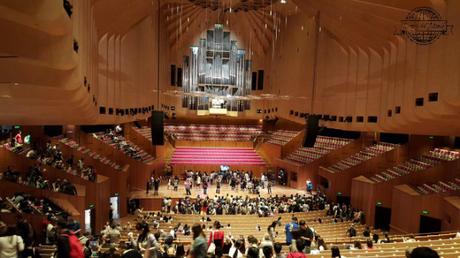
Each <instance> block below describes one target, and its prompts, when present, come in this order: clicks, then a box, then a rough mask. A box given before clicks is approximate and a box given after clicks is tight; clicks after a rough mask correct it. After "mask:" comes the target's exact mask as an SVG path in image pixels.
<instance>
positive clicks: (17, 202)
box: [0, 193, 69, 217]
mask: <svg viewBox="0 0 460 258" xmlns="http://www.w3.org/2000/svg"><path fill="white" fill-rule="evenodd" d="M0 206H1V213H27V214H37V215H42V216H47V215H48V214H49V215H52V216H54V217H61V216H68V215H69V214H68V213H67V212H65V211H64V210H62V209H61V208H60V207H59V206H58V205H56V204H55V203H53V202H52V201H51V200H49V199H47V198H38V197H33V196H31V195H29V194H23V193H16V194H14V195H13V196H11V197H8V196H6V197H3V198H0ZM1 213H0V214H1Z"/></svg>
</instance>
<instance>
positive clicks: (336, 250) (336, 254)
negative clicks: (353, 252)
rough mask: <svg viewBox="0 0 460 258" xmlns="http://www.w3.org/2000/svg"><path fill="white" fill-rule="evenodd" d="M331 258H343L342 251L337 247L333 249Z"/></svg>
mask: <svg viewBox="0 0 460 258" xmlns="http://www.w3.org/2000/svg"><path fill="white" fill-rule="evenodd" d="M331 257H332V258H342V256H341V255H340V249H339V248H338V247H337V246H333V247H331Z"/></svg>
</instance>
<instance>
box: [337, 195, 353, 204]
mask: <svg viewBox="0 0 460 258" xmlns="http://www.w3.org/2000/svg"><path fill="white" fill-rule="evenodd" d="M337 203H339V204H346V205H350V196H343V195H337Z"/></svg>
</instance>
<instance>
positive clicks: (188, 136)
mask: <svg viewBox="0 0 460 258" xmlns="http://www.w3.org/2000/svg"><path fill="white" fill-rule="evenodd" d="M164 129H165V133H166V134H169V135H171V136H172V137H173V138H174V139H176V140H184V141H252V140H253V139H254V137H256V136H258V135H260V134H261V133H262V127H261V126H247V125H246V126H235V125H166V126H165V128H164ZM143 130H144V131H145V130H146V129H143Z"/></svg>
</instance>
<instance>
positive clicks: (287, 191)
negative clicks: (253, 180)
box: [130, 183, 306, 199]
mask: <svg viewBox="0 0 460 258" xmlns="http://www.w3.org/2000/svg"><path fill="white" fill-rule="evenodd" d="M305 193H306V191H304V190H299V189H294V188H290V187H285V186H273V187H272V194H271V195H272V196H275V195H278V196H282V195H291V194H305ZM227 194H229V195H240V196H246V195H248V196H249V197H257V195H256V194H250V193H249V192H248V191H241V190H238V191H234V190H232V189H231V188H230V186H229V185H227V184H224V185H222V187H221V189H220V194H216V186H215V185H212V186H211V187H210V188H209V189H208V195H207V196H208V197H209V198H213V197H214V196H216V195H217V196H222V195H227ZM198 195H200V197H205V195H203V189H202V188H196V187H193V188H192V195H191V197H192V198H196V197H198ZM260 196H261V197H270V194H268V191H267V189H266V188H265V189H261V192H260ZM130 197H131V198H133V199H155V198H164V197H171V198H184V197H185V188H184V185H183V183H181V185H180V186H179V189H178V190H177V192H176V191H174V190H173V189H167V186H166V184H162V185H161V186H160V190H159V191H158V195H157V196H155V195H153V191H149V194H148V195H147V194H146V192H145V190H142V191H141V190H139V191H133V192H131V196H130Z"/></svg>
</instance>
